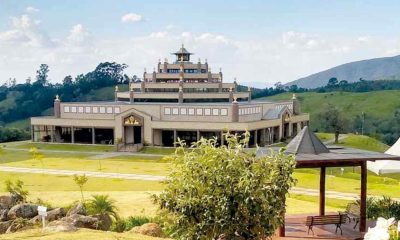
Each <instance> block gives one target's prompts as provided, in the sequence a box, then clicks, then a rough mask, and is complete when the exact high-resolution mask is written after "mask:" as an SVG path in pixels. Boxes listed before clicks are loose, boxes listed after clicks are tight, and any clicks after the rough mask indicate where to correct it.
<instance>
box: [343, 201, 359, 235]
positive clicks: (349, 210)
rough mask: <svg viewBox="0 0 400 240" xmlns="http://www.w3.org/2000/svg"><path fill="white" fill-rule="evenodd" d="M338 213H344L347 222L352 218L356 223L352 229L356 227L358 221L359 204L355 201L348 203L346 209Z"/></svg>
mask: <svg viewBox="0 0 400 240" xmlns="http://www.w3.org/2000/svg"><path fill="white" fill-rule="evenodd" d="M339 214H346V215H347V218H348V219H349V222H351V220H353V221H354V222H355V223H356V224H355V225H354V227H353V229H356V227H357V225H358V223H359V222H360V205H358V204H355V203H349V204H347V206H346V211H344V212H339Z"/></svg>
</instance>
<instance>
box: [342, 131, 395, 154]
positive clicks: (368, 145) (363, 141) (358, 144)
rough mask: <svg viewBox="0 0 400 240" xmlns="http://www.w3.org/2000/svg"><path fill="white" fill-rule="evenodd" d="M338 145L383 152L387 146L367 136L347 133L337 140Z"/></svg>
mask: <svg viewBox="0 0 400 240" xmlns="http://www.w3.org/2000/svg"><path fill="white" fill-rule="evenodd" d="M339 144H340V145H344V146H347V147H353V148H358V149H363V150H369V151H375V152H385V151H386V150H387V149H388V148H389V146H388V145H386V144H384V143H382V142H380V141H378V140H376V139H375V138H371V137H368V136H361V135H354V134H347V136H346V138H344V139H343V140H340V141H339Z"/></svg>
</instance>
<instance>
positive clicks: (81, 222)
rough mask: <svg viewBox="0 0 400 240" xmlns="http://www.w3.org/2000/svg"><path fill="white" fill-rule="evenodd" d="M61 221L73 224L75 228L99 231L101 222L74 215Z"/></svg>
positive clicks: (88, 217) (92, 218) (93, 218)
mask: <svg viewBox="0 0 400 240" xmlns="http://www.w3.org/2000/svg"><path fill="white" fill-rule="evenodd" d="M60 221H64V222H67V223H71V224H72V225H73V226H74V227H78V228H90V229H98V227H99V224H100V221H99V220H98V219H97V218H95V217H90V216H83V215H79V214H72V215H71V216H67V217H63V218H61V219H60Z"/></svg>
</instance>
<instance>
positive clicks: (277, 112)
mask: <svg viewBox="0 0 400 240" xmlns="http://www.w3.org/2000/svg"><path fill="white" fill-rule="evenodd" d="M285 110H288V111H289V112H290V109H289V108H288V107H287V106H285V105H277V106H276V107H274V108H271V109H269V110H268V111H267V112H266V113H265V114H264V116H263V117H262V119H268V120H270V119H277V118H279V117H280V116H281V114H282V113H283V112H284V111H285Z"/></svg>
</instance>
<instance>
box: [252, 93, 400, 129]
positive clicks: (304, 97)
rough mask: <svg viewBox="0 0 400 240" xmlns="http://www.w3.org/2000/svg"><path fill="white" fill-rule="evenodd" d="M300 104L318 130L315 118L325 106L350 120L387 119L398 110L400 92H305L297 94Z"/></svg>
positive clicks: (282, 96)
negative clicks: (328, 105)
mask: <svg viewBox="0 0 400 240" xmlns="http://www.w3.org/2000/svg"><path fill="white" fill-rule="evenodd" d="M291 96H292V93H283V94H279V95H275V96H271V97H266V98H259V99H258V100H288V99H290V98H291ZM297 96H298V99H299V100H300V102H301V110H302V111H303V112H306V113H310V120H311V126H313V128H314V129H315V128H318V122H317V121H316V120H317V117H318V114H319V112H321V111H322V110H323V108H324V106H326V105H327V104H329V103H330V104H334V105H335V106H337V107H338V108H339V109H340V110H341V111H342V113H343V114H344V115H345V116H346V117H347V118H348V119H350V120H352V119H354V117H355V116H356V115H361V113H362V112H364V113H365V114H366V118H369V119H371V118H374V119H388V118H390V117H392V116H393V114H394V112H395V110H396V109H397V108H400V101H398V99H399V98H400V91H396V90H387V91H374V92H365V93H351V92H329V93H316V92H306V93H299V94H297Z"/></svg>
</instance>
